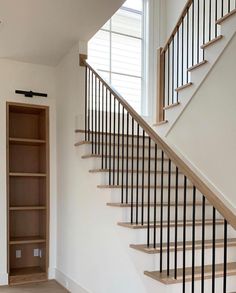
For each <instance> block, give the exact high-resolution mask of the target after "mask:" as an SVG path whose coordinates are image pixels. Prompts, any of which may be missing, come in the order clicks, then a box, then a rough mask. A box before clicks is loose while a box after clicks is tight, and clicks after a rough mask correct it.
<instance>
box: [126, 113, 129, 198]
mask: <svg viewBox="0 0 236 293" xmlns="http://www.w3.org/2000/svg"><path fill="white" fill-rule="evenodd" d="M126 135H127V136H126V144H127V145H126V203H128V201H129V113H128V112H127V122H126Z"/></svg>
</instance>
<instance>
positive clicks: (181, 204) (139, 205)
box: [107, 202, 209, 208]
mask: <svg viewBox="0 0 236 293" xmlns="http://www.w3.org/2000/svg"><path fill="white" fill-rule="evenodd" d="M195 205H196V206H202V202H196V203H195ZM206 205H209V204H206ZM107 206H109V207H114V208H130V207H131V206H133V207H136V206H137V205H136V203H135V202H134V203H133V205H131V203H113V202H109V203H107ZM143 206H144V207H147V206H148V203H144V204H143ZM156 206H157V207H160V206H161V204H160V203H157V204H156ZM170 206H171V207H175V203H174V202H171V203H170ZM178 206H179V207H183V206H184V203H183V202H179V203H178ZM186 206H190V207H192V206H193V203H191V202H187V203H186ZM138 207H142V203H138ZM150 207H154V203H150ZM163 207H168V203H167V202H164V203H163Z"/></svg>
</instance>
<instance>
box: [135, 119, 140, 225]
mask: <svg viewBox="0 0 236 293" xmlns="http://www.w3.org/2000/svg"><path fill="white" fill-rule="evenodd" d="M136 172H137V174H136V224H137V225H138V216H139V213H138V208H139V207H138V205H139V193H138V189H139V186H138V184H139V124H137V165H136Z"/></svg>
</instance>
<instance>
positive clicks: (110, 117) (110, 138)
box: [109, 92, 112, 185]
mask: <svg viewBox="0 0 236 293" xmlns="http://www.w3.org/2000/svg"><path fill="white" fill-rule="evenodd" d="M111 95H112V94H111V92H110V101H109V111H110V115H109V120H110V121H109V124H110V125H109V129H110V135H109V185H111V156H112V150H111V140H112V123H111V121H112V111H111Z"/></svg>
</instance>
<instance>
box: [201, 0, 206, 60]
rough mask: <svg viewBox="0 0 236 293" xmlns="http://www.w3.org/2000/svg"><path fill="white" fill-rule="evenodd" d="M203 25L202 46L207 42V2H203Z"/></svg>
mask: <svg viewBox="0 0 236 293" xmlns="http://www.w3.org/2000/svg"><path fill="white" fill-rule="evenodd" d="M202 5H203V8H202V9H203V23H202V44H203V45H204V44H205V41H206V1H203V3H202ZM203 59H205V50H204V49H203Z"/></svg>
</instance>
